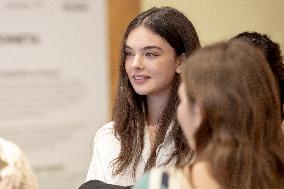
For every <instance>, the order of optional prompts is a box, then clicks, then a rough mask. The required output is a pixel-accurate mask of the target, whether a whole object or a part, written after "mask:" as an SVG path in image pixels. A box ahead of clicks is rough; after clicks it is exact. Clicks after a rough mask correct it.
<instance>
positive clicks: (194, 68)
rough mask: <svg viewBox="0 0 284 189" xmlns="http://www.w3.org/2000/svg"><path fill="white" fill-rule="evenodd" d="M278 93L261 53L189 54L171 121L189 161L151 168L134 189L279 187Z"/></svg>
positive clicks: (246, 48)
mask: <svg viewBox="0 0 284 189" xmlns="http://www.w3.org/2000/svg"><path fill="white" fill-rule="evenodd" d="M277 87H278V86H277V83H276V82H275V79H274V77H273V74H272V72H271V70H270V69H269V67H268V64H267V62H266V60H265V58H264V56H263V55H262V53H261V52H259V51H257V49H256V48H254V47H252V46H250V45H248V44H246V43H244V42H240V41H234V40H233V41H230V42H227V43H219V44H215V45H212V46H209V47H206V48H204V49H202V50H199V51H197V52H196V53H194V54H193V55H192V56H191V57H190V58H189V59H188V60H187V61H186V62H185V63H184V67H183V70H182V83H181V86H180V88H179V96H180V99H181V102H180V104H179V106H178V109H177V117H178V121H179V123H180V125H181V127H182V129H183V131H184V133H185V136H186V138H187V140H188V144H189V146H190V147H191V148H192V149H193V150H194V151H195V156H196V157H195V160H194V162H193V163H192V164H190V165H187V166H184V167H183V168H180V169H174V168H173V169H168V170H163V169H154V170H153V171H151V172H149V173H147V174H146V175H145V176H144V177H143V178H142V179H141V181H139V182H138V184H137V185H136V186H135V189H142V188H151V189H160V188H163V189H173V188H175V189H181V188H187V189H193V188H195V189H203V188H204V189H205V188H211V189H215V188H216V189H219V188H220V189H221V188H230V189H239V188H242V189H274V188H284V145H283V144H284V136H283V132H281V127H280V124H281V113H280V106H279V104H280V101H279V99H280V98H279V94H278V90H277Z"/></svg>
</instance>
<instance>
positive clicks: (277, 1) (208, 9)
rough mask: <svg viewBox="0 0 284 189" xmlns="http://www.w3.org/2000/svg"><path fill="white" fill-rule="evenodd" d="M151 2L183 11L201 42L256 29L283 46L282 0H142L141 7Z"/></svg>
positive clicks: (208, 42)
mask: <svg viewBox="0 0 284 189" xmlns="http://www.w3.org/2000/svg"><path fill="white" fill-rule="evenodd" d="M152 6H172V7H175V8H177V9H179V10H181V11H182V12H183V13H185V14H186V15H187V16H188V17H189V18H190V20H191V21H192V23H193V24H194V26H195V27H196V29H197V32H198V34H199V36H200V40H201V43H202V44H203V45H206V44H210V43H213V42H216V41H219V40H226V39H229V38H231V37H232V36H234V35H236V34H238V33H240V32H243V31H257V32H261V33H266V34H268V35H269V36H270V37H271V39H272V40H274V41H277V42H278V43H280V45H281V47H282V52H283V50H284V1H283V0H269V1H267V0H242V1H236V0H234V1H229V0H218V1H208V0H179V1H175V0H156V1H151V0H141V7H142V10H146V9H148V8H151V7H152Z"/></svg>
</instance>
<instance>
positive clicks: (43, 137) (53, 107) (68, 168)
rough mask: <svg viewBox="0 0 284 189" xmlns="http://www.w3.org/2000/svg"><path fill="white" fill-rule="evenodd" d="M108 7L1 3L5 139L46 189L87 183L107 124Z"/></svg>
mask: <svg viewBox="0 0 284 189" xmlns="http://www.w3.org/2000/svg"><path fill="white" fill-rule="evenodd" d="M106 50H107V49H106V18H105V1H104V0H95V1H94V0H80V1H79V0H2V1H0V133H1V137H4V138H7V139H9V140H12V141H13V142H15V143H17V144H18V145H19V146H20V147H22V149H23V151H24V152H25V153H26V155H27V157H28V159H29V161H30V163H31V164H32V167H33V169H34V171H35V173H36V176H37V178H38V180H39V181H40V185H41V188H42V189H62V188H78V186H79V185H80V184H82V183H83V182H84V179H85V176H86V174H87V169H88V165H89V162H90V160H91V154H92V139H93V136H94V134H95V132H96V130H97V129H98V128H99V127H101V126H102V125H103V124H104V123H105V122H106V121H107V119H108V117H109V112H108V93H107V91H108V81H107V78H108V77H107V67H108V64H107V58H106V53H107V52H106Z"/></svg>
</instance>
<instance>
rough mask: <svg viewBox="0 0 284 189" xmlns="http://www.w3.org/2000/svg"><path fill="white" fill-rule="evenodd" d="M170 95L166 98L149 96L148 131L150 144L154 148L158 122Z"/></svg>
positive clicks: (165, 96)
mask: <svg viewBox="0 0 284 189" xmlns="http://www.w3.org/2000/svg"><path fill="white" fill-rule="evenodd" d="M167 100H168V95H164V96H147V129H148V132H149V139H150V144H151V146H152V147H153V146H154V141H155V138H156V134H157V130H158V128H159V126H158V121H159V119H160V117H161V114H162V111H163V109H164V106H165V104H166V103H167Z"/></svg>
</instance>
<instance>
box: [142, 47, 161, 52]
mask: <svg viewBox="0 0 284 189" xmlns="http://www.w3.org/2000/svg"><path fill="white" fill-rule="evenodd" d="M151 49H156V50H159V51H163V52H164V50H163V49H162V48H160V47H157V46H146V47H144V48H143V50H151Z"/></svg>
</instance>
